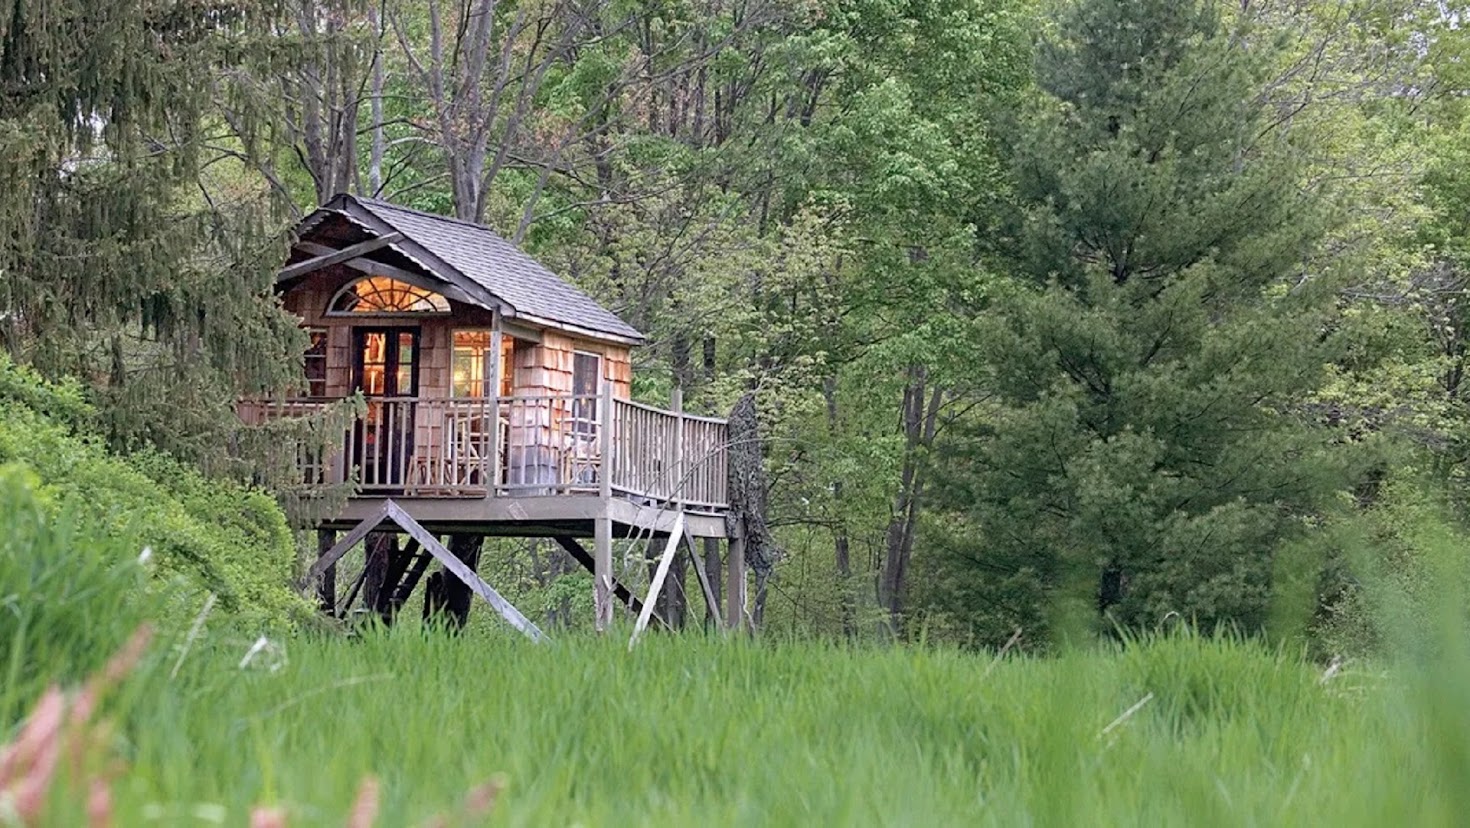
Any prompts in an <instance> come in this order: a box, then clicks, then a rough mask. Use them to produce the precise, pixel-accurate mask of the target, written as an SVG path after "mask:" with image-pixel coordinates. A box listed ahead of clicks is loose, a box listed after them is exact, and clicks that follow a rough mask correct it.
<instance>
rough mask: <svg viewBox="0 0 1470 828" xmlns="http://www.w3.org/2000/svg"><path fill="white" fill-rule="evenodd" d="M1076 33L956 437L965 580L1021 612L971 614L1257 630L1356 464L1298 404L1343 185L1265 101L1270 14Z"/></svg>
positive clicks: (1025, 156) (1165, 1) (1324, 320)
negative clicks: (1004, 590)
mask: <svg viewBox="0 0 1470 828" xmlns="http://www.w3.org/2000/svg"><path fill="white" fill-rule="evenodd" d="M1055 31H1056V33H1055V35H1053V36H1052V37H1050V38H1048V39H1047V40H1046V41H1045V42H1044V43H1043V45H1042V46H1041V48H1040V50H1039V56H1038V61H1037V69H1038V79H1039V85H1040V87H1041V94H1040V96H1039V99H1038V100H1037V101H1036V102H1035V104H1034V105H1033V106H1031V107H1030V108H1029V110H1028V111H1027V112H1026V114H1025V115H1024V116H1023V117H1022V118H1021V119H1020V122H1019V124H1018V125H1017V127H1016V129H1015V132H1014V140H1013V141H1012V143H1011V145H1010V147H1009V155H1010V157H1011V159H1012V163H1013V169H1014V174H1013V181H1014V186H1015V192H1016V196H1017V201H1018V204H1019V210H1018V212H1017V214H1016V217H1015V220H1014V222H1013V223H1012V224H1011V226H1010V228H1009V230H1010V232H1009V233H1007V234H1006V235H1004V236H1002V237H1001V238H1000V239H999V241H998V243H997V244H996V246H995V248H996V249H995V255H996V260H997V261H998V262H999V263H1001V265H1002V266H1003V267H1005V268H1007V269H1009V270H1010V271H1011V272H1012V273H1014V274H1015V278H1014V279H1013V280H1012V283H1011V284H1010V285H1009V286H1008V287H1006V288H1005V289H1003V290H1000V291H997V292H996V293H995V294H994V295H993V296H992V297H991V299H990V302H989V304H987V305H984V306H981V307H980V308H978V309H977V310H979V316H978V318H977V321H976V324H975V326H974V340H973V341H974V347H975V349H976V352H977V356H978V357H979V362H980V370H979V371H977V372H976V374H975V376H974V377H973V385H972V388H973V389H974V390H973V391H972V397H973V399H975V400H976V401H977V403H979V404H980V407H979V408H977V412H978V413H977V415H976V416H974V417H972V418H971V419H970V420H969V421H968V422H967V423H966V425H965V427H964V428H963V429H961V430H960V431H958V432H957V433H956V434H955V435H953V436H952V437H951V438H950V439H947V440H945V441H943V455H944V457H945V459H946V462H947V464H948V465H947V468H946V471H945V480H944V484H945V485H944V495H943V501H944V505H945V510H946V511H947V513H949V514H950V515H951V516H953V517H955V518H957V519H959V520H960V521H962V522H960V523H959V524H958V526H959V528H958V529H951V530H950V531H948V532H942V533H941V534H942V536H943V537H944V540H943V545H944V546H945V547H947V549H948V551H949V552H950V554H951V561H952V564H951V565H952V566H953V567H955V569H956V571H958V572H961V573H964V574H963V576H962V577H965V578H968V579H969V581H970V583H971V584H973V586H971V587H969V588H967V589H963V590H952V591H951V592H952V594H956V595H960V594H968V595H969V596H970V597H971V598H972V599H975V600H982V601H986V602H988V603H989V604H990V605H992V607H1001V610H1000V611H999V612H998V613H997V612H989V613H986V612H985V611H984V610H982V609H981V608H979V607H976V608H975V609H974V615H973V617H975V618H989V619H991V620H992V621H994V620H997V619H1000V618H1005V619H1007V626H1006V627H1005V628H1000V629H995V628H992V629H987V630H979V631H977V632H979V633H980V634H981V637H982V638H983V639H985V640H995V639H997V638H999V639H1003V638H1004V637H1005V636H1006V635H1009V633H1010V629H1009V628H1008V624H1009V623H1010V622H1014V621H1016V620H1017V619H1020V618H1028V617H1029V618H1030V619H1031V621H1032V623H1035V622H1036V618H1038V617H1047V618H1049V619H1050V620H1051V622H1052V623H1054V624H1061V625H1062V629H1063V630H1064V631H1066V632H1074V631H1076V630H1075V627H1076V626H1077V625H1078V624H1079V622H1080V623H1085V619H1086V618H1087V617H1089V616H1090V617H1091V618H1093V619H1098V618H1099V617H1104V618H1111V619H1113V620H1115V621H1116V622H1119V623H1122V624H1125V625H1130V626H1140V625H1151V624H1154V623H1157V622H1159V621H1160V620H1161V619H1162V618H1163V617H1164V616H1165V615H1166V614H1168V613H1171V612H1177V613H1179V614H1181V615H1182V616H1185V617H1186V618H1193V619H1195V620H1197V621H1199V622H1200V623H1201V624H1204V625H1206V626H1209V625H1213V624H1215V623H1233V624H1237V625H1239V626H1241V627H1243V628H1245V629H1249V630H1255V629H1259V628H1261V627H1262V625H1263V624H1264V623H1265V621H1266V618H1267V610H1268V607H1269V601H1270V596H1271V581H1272V571H1273V555H1274V552H1275V551H1276V550H1278V549H1280V548H1281V547H1282V546H1283V545H1284V544H1286V543H1288V542H1289V541H1291V540H1293V539H1295V538H1297V537H1299V536H1300V534H1301V533H1302V532H1303V531H1304V530H1305V528H1306V527H1307V526H1308V525H1309V524H1310V523H1311V522H1312V521H1313V520H1314V519H1317V518H1319V517H1320V516H1321V515H1322V514H1323V512H1324V510H1326V509H1328V508H1330V506H1331V504H1332V502H1333V498H1334V495H1336V494H1337V493H1338V492H1340V491H1342V490H1343V489H1345V488H1346V487H1348V486H1349V485H1350V484H1351V480H1352V477H1351V475H1350V466H1349V462H1350V459H1351V455H1352V453H1351V452H1349V451H1346V450H1344V449H1345V447H1344V445H1343V443H1344V440H1343V439H1342V436H1341V435H1340V434H1336V433H1333V432H1331V431H1330V430H1327V429H1323V428H1320V427H1318V424H1317V423H1315V422H1313V417H1312V415H1311V414H1310V411H1309V410H1308V409H1307V408H1306V407H1305V406H1303V405H1301V401H1302V400H1303V398H1304V397H1305V396H1306V395H1307V394H1308V393H1309V392H1310V391H1311V390H1312V389H1314V388H1315V387H1316V386H1317V385H1318V384H1319V383H1320V382H1321V380H1322V377H1323V375H1324V368H1325V366H1326V365H1327V364H1328V362H1329V360H1330V359H1331V356H1332V353H1333V351H1332V348H1333V345H1334V340H1333V338H1332V336H1331V335H1330V331H1331V327H1330V320H1331V318H1332V314H1333V310H1334V307H1335V304H1334V301H1333V299H1334V297H1333V288H1334V284H1333V280H1332V278H1331V275H1332V271H1331V269H1330V267H1328V266H1327V265H1326V264H1325V263H1324V260H1323V259H1321V258H1317V257H1315V256H1314V254H1315V253H1316V252H1317V248H1316V245H1317V243H1318V242H1319V241H1320V240H1321V239H1322V237H1323V234H1324V233H1325V232H1326V229H1327V228H1328V227H1329V226H1330V221H1331V209H1330V208H1331V204H1330V203H1329V202H1328V201H1327V200H1326V199H1325V198H1324V197H1323V196H1322V195H1321V194H1319V193H1313V192H1310V191H1308V190H1306V189H1304V188H1303V187H1302V186H1300V185H1301V182H1302V169H1301V166H1300V163H1299V161H1298V158H1299V155H1298V150H1299V149H1300V148H1298V147H1294V146H1293V144H1292V138H1291V136H1290V135H1289V134H1286V133H1284V132H1281V131H1278V130H1277V129H1276V128H1275V126H1276V125H1277V124H1278V123H1279V120H1278V119H1276V118H1274V117H1273V112H1272V110H1271V109H1270V107H1269V105H1268V104H1267V103H1265V102H1264V101H1263V96H1262V94H1261V92H1262V88H1263V84H1264V83H1265V81H1266V79H1267V77H1268V76H1269V69H1270V67H1271V65H1272V61H1273V59H1274V57H1275V53H1274V49H1273V45H1274V44H1273V38H1272V36H1271V33H1270V32H1268V31H1262V30H1259V29H1257V28H1254V27H1252V26H1251V25H1250V24H1249V22H1248V21H1243V20H1233V19H1230V18H1227V17H1226V16H1225V15H1224V14H1223V13H1222V9H1221V6H1220V4H1216V3H1213V2H1208V0H1192V2H1182V3H1181V2H1173V0H1142V2H1131V1H1130V2H1121V1H1120V0H1079V2H1075V3H1071V4H1069V5H1068V6H1067V7H1066V9H1065V10H1064V13H1063V14H1062V15H1061V17H1060V19H1059V21H1058V25H1057V27H1056V30H1055ZM951 525H953V524H951ZM1001 584H1011V585H1012V586H1017V585H1026V584H1029V585H1030V586H1024V587H1021V588H1022V590H1023V591H1022V592H1021V593H1020V594H1022V595H1025V594H1026V592H1027V591H1029V592H1030V595H1031V597H1033V598H1039V597H1040V596H1042V595H1045V596H1046V598H1044V599H1043V600H1045V601H1046V603H1047V606H1048V610H1047V612H1046V613H1045V614H1044V616H1038V614H1037V613H1035V612H1034V611H1031V610H1028V609H1027V608H1025V607H1014V606H1012V607H1010V608H1009V609H1006V608H1004V607H1003V605H1004V604H1005V602H1006V600H1007V597H1008V596H1005V595H1003V594H1000V593H998V592H997V591H996V590H994V589H989V588H987V585H1001ZM1012 597H1013V596H1012ZM1089 605H1090V606H1089ZM951 609H956V608H954V607H951ZM1104 623H1107V622H1104ZM1033 632H1035V631H1033ZM1032 640H1037V639H1036V638H1035V637H1033V639H1032Z"/></svg>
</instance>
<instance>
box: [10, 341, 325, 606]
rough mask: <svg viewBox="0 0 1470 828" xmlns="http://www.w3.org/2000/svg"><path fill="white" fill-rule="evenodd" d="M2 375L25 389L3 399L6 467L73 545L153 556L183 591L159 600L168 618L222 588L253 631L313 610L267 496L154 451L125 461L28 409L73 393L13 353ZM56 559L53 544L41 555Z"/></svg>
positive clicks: (115, 555) (109, 555)
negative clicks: (298, 587)
mask: <svg viewBox="0 0 1470 828" xmlns="http://www.w3.org/2000/svg"><path fill="white" fill-rule="evenodd" d="M0 377H4V380H3V385H4V387H6V388H22V389H25V390H24V392H23V393H21V394H19V395H17V396H16V397H12V396H10V395H9V394H6V395H4V396H0V463H5V464H10V465H11V466H12V467H14V468H18V469H25V470H26V473H27V474H28V475H30V476H32V478H31V479H33V480H34V481H35V483H36V485H35V487H34V493H33V494H34V497H35V498H36V500H37V502H39V503H43V504H46V505H47V506H48V507H49V508H50V510H51V511H50V513H49V514H50V517H51V518H52V519H55V520H57V521H62V522H64V524H65V527H66V528H65V529H64V532H65V537H66V538H67V540H68V542H69V543H71V544H74V545H77V546H85V547H88V548H89V549H93V550H104V551H103V552H98V553H97V554H101V555H102V557H103V558H105V559H108V560H111V561H113V562H117V561H119V560H128V561H133V560H136V559H137V558H138V557H139V555H140V554H142V552H143V550H144V549H145V548H147V549H150V550H151V555H152V556H153V561H154V562H153V564H152V565H151V566H152V568H153V570H154V571H155V573H156V576H157V577H158V578H159V579H161V580H162V581H164V582H167V583H170V584H174V585H175V587H174V588H170V589H161V590H159V591H157V592H156V593H154V594H152V596H151V599H150V600H153V601H157V602H158V603H159V604H160V610H161V614H163V615H164V616H165V617H168V618H169V619H171V620H173V621H180V620H182V619H184V618H187V617H189V616H190V615H192V613H193V612H195V611H197V609H198V604H199V602H200V601H202V600H203V593H204V592H213V593H215V594H216V595H217V596H218V598H219V602H220V607H221V609H222V610H224V611H225V612H226V613H229V614H230V615H233V616H235V617H236V618H237V619H238V620H239V621H240V623H242V624H247V625H264V626H265V627H275V628H281V629H284V628H285V627H286V626H287V625H289V624H290V623H291V622H292V621H293V618H294V617H296V616H297V615H298V614H300V613H302V612H304V611H305V609H306V607H305V605H304V603H303V602H302V601H301V600H300V599H299V598H297V597H296V596H295V595H294V594H293V593H292V592H291V590H290V588H289V583H290V580H291V578H292V576H293V575H294V574H295V573H294V570H295V564H296V553H295V545H294V542H293V539H292V537H291V534H290V532H289V530H288V528H287V526H286V523H285V519H284V517H283V516H282V514H281V512H280V509H279V508H278V507H277V506H276V505H275V502H274V501H273V500H272V499H271V498H270V497H269V496H268V495H266V494H264V493H262V492H259V491H254V490H250V489H246V488H244V487H241V486H238V485H235V484H232V483H228V482H219V481H210V480H207V479H205V478H204V477H203V475H201V474H200V473H199V472H198V471H196V470H193V469H191V468H189V467H187V466H184V465H183V464H181V463H179V462H177V461H175V460H171V459H169V458H167V457H164V456H163V455H160V454H157V453H155V452H149V451H143V452H139V453H136V454H133V455H128V456H118V455H114V454H112V453H110V452H109V451H108V450H107V449H106V447H105V446H104V445H103V443H102V441H101V440H100V439H99V438H97V437H96V436H95V435H89V434H88V433H86V432H74V431H72V430H70V429H68V428H67V427H65V426H63V425H59V424H57V423H56V422H54V421H52V420H51V419H49V418H48V417H46V416H44V415H43V414H41V413H39V412H38V411H37V410H35V409H32V408H31V407H30V406H29V405H28V404H27V402H28V401H37V400H40V401H43V402H44V401H46V400H49V399H52V398H55V399H58V400H65V399H68V398H69V395H70V394H73V393H74V389H69V388H68V387H65V386H63V387H60V388H56V387H52V386H49V385H46V384H43V383H41V382H38V381H36V380H35V378H34V376H32V375H29V374H28V373H26V372H24V371H21V370H18V369H16V368H15V367H14V366H13V365H11V364H10V363H9V362H8V361H6V360H4V359H3V358H0ZM57 531H62V530H57ZM48 537H50V536H48ZM55 552H56V547H54V546H48V547H45V548H43V549H40V550H38V551H35V552H33V553H32V554H34V555H41V556H44V555H49V554H54V553H55ZM175 579H177V583H176V584H175Z"/></svg>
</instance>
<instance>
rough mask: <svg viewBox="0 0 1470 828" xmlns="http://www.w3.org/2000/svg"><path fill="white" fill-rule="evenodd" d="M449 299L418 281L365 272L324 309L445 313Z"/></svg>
mask: <svg viewBox="0 0 1470 828" xmlns="http://www.w3.org/2000/svg"><path fill="white" fill-rule="evenodd" d="M448 312H449V300H447V299H445V298H444V297H443V296H440V295H439V294H437V293H435V292H433V291H432V290H426V289H424V288H421V287H419V286H417V285H410V284H409V283H407V282H400V281H398V280H397V279H391V278H389V277H387V276H364V277H363V278H361V279H358V280H357V281H355V282H350V283H348V285H347V286H346V287H344V288H342V289H341V290H339V291H337V295H336V296H335V297H333V298H332V304H331V305H329V306H327V313H330V314H333V315H336V314H356V313H448Z"/></svg>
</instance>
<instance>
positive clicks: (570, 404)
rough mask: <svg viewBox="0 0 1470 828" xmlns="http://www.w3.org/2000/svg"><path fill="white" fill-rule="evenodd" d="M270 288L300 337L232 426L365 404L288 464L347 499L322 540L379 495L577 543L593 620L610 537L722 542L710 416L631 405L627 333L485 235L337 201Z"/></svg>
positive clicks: (426, 511)
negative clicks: (321, 446) (348, 490)
mask: <svg viewBox="0 0 1470 828" xmlns="http://www.w3.org/2000/svg"><path fill="white" fill-rule="evenodd" d="M277 290H278V292H279V294H280V296H281V301H282V302H283V304H284V306H285V307H286V309H287V310H289V311H291V312H292V313H294V314H296V315H297V316H298V317H300V319H301V324H302V326H303V327H305V328H306V330H307V331H308V332H309V334H310V336H309V339H310V347H309V350H308V351H307V352H306V353H305V354H304V374H303V376H302V378H301V383H300V388H299V389H298V390H297V391H298V393H296V394H295V395H293V396H287V397H277V398H272V399H255V400H246V401H242V402H241V403H240V405H239V412H240V416H241V418H242V419H243V420H244V421H245V422H246V423H248V424H260V423H263V422H266V421H267V420H269V419H271V418H276V417H290V416H301V415H305V414H310V413H313V412H316V411H319V410H322V409H323V408H325V407H326V406H327V405H329V404H331V403H332V402H333V401H337V400H341V399H343V398H345V397H349V396H352V395H354V394H361V395H362V397H363V399H364V400H365V403H366V405H365V413H364V414H363V415H362V416H361V417H359V418H357V420H356V421H355V422H354V423H353V424H352V425H351V427H350V428H348V429H347V430H346V433H344V435H343V438H342V442H341V447H340V450H337V449H336V445H335V443H333V444H332V449H331V450H329V451H328V452H326V453H324V454H320V455H316V456H310V457H307V456H303V459H302V467H303V468H302V473H303V475H304V477H305V479H308V480H310V481H311V482H315V483H322V484H349V485H350V486H351V487H352V490H353V496H352V497H351V498H350V500H349V502H348V504H347V506H346V508H345V510H344V511H343V512H342V513H341V514H340V515H336V516H334V517H332V518H329V519H328V520H327V521H326V522H325V523H323V525H322V527H321V528H322V530H323V531H324V532H335V530H338V529H345V528H351V527H353V526H355V525H357V524H358V523H360V522H361V521H364V520H367V519H369V518H370V517H371V516H373V515H375V514H378V513H379V511H380V509H381V508H382V506H383V504H384V503H385V501H386V500H388V499H391V500H392V501H393V502H394V503H395V504H397V506H398V507H400V508H401V509H403V511H405V512H407V513H408V514H409V515H410V516H412V518H413V519H414V520H415V521H417V522H418V523H420V524H422V525H423V526H425V527H427V528H428V529H429V530H430V531H433V532H435V533H445V534H465V533H471V534H477V535H482V536H483V535H511V536H527V537H532V536H550V537H555V538H557V539H558V540H561V541H563V545H567V546H568V547H569V551H573V552H574V554H575V553H576V551H577V550H576V549H573V548H572V547H573V546H575V545H576V541H575V539H576V538H578V537H591V538H594V539H595V541H596V554H595V555H594V556H591V557H592V558H594V559H595V565H594V567H592V568H593V569H595V570H596V572H597V579H596V580H597V581H598V584H599V595H598V613H599V623H602V622H603V621H604V620H605V618H606V617H608V616H609V615H610V607H609V606H606V605H607V602H608V600H609V599H607V598H606V595H605V593H604V590H603V589H602V588H601V587H602V586H603V585H604V584H605V583H607V582H608V581H609V580H610V578H611V542H612V538H613V537H614V536H625V537H627V536H653V535H658V534H664V535H667V534H668V533H670V532H671V531H678V530H677V529H676V526H677V527H682V531H684V532H687V533H688V534H689V535H690V540H691V541H692V539H693V538H694V537H703V538H720V539H728V538H729V537H730V536H731V535H732V534H738V532H732V531H731V530H730V529H729V528H728V527H727V526H726V523H727V521H726V519H725V512H726V511H727V509H728V504H727V502H726V474H727V473H726V462H727V460H726V456H725V444H726V423H725V422H724V421H723V420H720V419H716V418H710V417H697V416H692V415H689V414H686V413H684V412H682V411H680V410H678V409H679V406H678V404H677V402H675V403H674V404H672V405H671V406H670V407H669V408H667V409H665V408H661V407H657V406H651V405H646V404H643V403H639V402H634V401H633V400H632V399H631V389H632V379H633V376H632V360H631V356H630V354H631V349H632V348H635V347H637V346H638V345H640V344H642V342H643V341H644V337H643V335H642V334H640V333H639V332H638V331H637V330H635V329H633V328H632V327H631V326H629V325H628V324H627V323H625V322H623V321H622V320H621V319H619V318H618V317H617V316H616V315H615V314H613V313H612V312H610V311H608V310H607V309H606V308H603V307H602V306H600V305H599V304H598V303H597V302H595V301H594V300H593V299H592V298H590V297H589V296H587V295H586V294H585V293H583V292H582V291H580V290H578V289H577V288H576V287H574V286H573V285H571V284H569V283H567V282H565V281H564V280H562V279H561V278H559V277H557V276H556V275H555V274H553V273H551V272H550V271H549V270H547V269H546V268H545V267H543V266H542V265H540V264H539V263H538V262H536V261H535V260H534V259H532V258H531V257H530V256H528V255H526V254H525V253H524V252H522V251H521V250H519V249H517V248H516V247H515V245H513V244H511V243H509V242H508V241H506V240H505V239H503V238H501V237H500V236H498V235H496V234H495V233H494V232H493V231H491V230H489V229H488V228H485V227H482V226H480V225H477V224H473V223H469V222H464V221H459V220H456V219H452V218H448V217H444V216H439V215H434V214H430V213H424V212H421V211H418V210H411V209H408V208H404V207H400V206H397V205H394V204H390V203H388V202H384V201H379V200H375V199H368V198H359V197H355V196H351V195H339V196H337V197H335V198H333V199H332V200H331V201H330V202H328V203H327V204H325V205H323V206H322V207H321V208H319V209H318V210H317V211H315V212H314V213H312V214H311V215H310V216H308V217H307V218H306V219H305V220H304V221H302V223H301V224H300V226H299V227H298V228H297V241H296V242H295V244H294V246H293V248H292V253H291V256H290V259H289V260H288V261H287V262H286V264H285V266H284V267H283V268H282V269H281V271H280V272H279V275H278V277H277ZM732 552H733V553H738V552H739V548H738V539H737V543H736V544H735V548H734V549H732ZM586 557H588V556H587V555H586V553H585V552H583V553H582V555H581V558H586ZM730 558H731V560H730V563H731V566H732V567H733V566H735V564H736V563H737V562H736V561H735V555H734V554H732V555H731V556H730ZM739 565H740V567H741V569H740V572H739V576H738V580H739V583H740V584H742V585H743V584H744V570H743V563H740V564H739ZM735 580H736V572H735V571H734V569H733V568H732V569H731V572H730V583H732V584H733V583H735ZM410 588H411V587H410ZM609 589H610V588H609ZM736 592H743V589H741V590H735V591H732V592H731V595H730V598H731V602H730V608H729V611H730V612H731V613H734V612H735V603H734V601H735V599H736ZM740 601H741V603H742V604H743V595H741V596H740Z"/></svg>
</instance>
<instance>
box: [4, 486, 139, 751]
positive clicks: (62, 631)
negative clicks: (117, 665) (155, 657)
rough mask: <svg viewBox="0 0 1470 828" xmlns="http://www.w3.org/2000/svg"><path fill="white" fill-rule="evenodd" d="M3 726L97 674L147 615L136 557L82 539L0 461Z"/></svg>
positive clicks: (64, 510) (70, 520) (73, 520)
mask: <svg viewBox="0 0 1470 828" xmlns="http://www.w3.org/2000/svg"><path fill="white" fill-rule="evenodd" d="M0 515H3V516H4V520H3V521H0V722H3V723H6V724H8V723H10V722H13V721H15V720H16V719H17V718H18V717H19V715H20V713H21V712H22V711H23V710H24V708H25V706H26V705H27V704H29V703H30V701H31V700H32V699H34V698H35V697H36V696H37V695H38V694H39V693H40V691H41V690H42V689H43V688H44V686H45V685H46V684H48V683H51V682H58V681H59V682H68V683H70V682H76V681H79V680H80V679H81V678H83V677H84V676H86V675H87V674H89V673H90V672H92V671H94V670H96V669H98V668H99V667H100V666H101V665H102V663H103V661H104V660H105V659H106V657H107V655H108V654H109V653H111V652H112V651H113V650H115V649H117V647H119V646H120V645H121V644H122V642H123V641H124V640H125V639H126V638H127V636H128V634H129V633H130V632H131V631H132V629H133V628H134V627H136V626H137V625H138V624H140V623H142V620H143V618H145V617H146V615H147V613H148V610H149V609H151V608H149V607H147V602H146V601H144V600H140V593H143V594H147V592H148V588H147V585H146V580H147V578H146V575H145V572H144V567H143V565H142V564H140V563H139V562H138V559H137V555H138V553H137V550H136V549H133V548H131V547H130V546H124V545H123V544H121V543H113V542H109V541H108V540H106V539H103V540H101V541H100V542H99V540H98V539H97V538H95V537H88V536H87V535H86V534H85V533H84V532H81V531H79V521H78V519H77V516H76V515H75V514H74V513H73V512H72V510H71V509H70V508H69V507H67V506H58V505H57V504H56V503H55V502H53V499H50V498H47V497H46V493H45V490H44V488H43V487H42V486H41V483H40V480H39V479H37V478H36V476H35V474H34V473H33V472H31V471H30V470H29V469H27V468H25V467H24V466H20V465H16V464H4V463H0Z"/></svg>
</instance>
